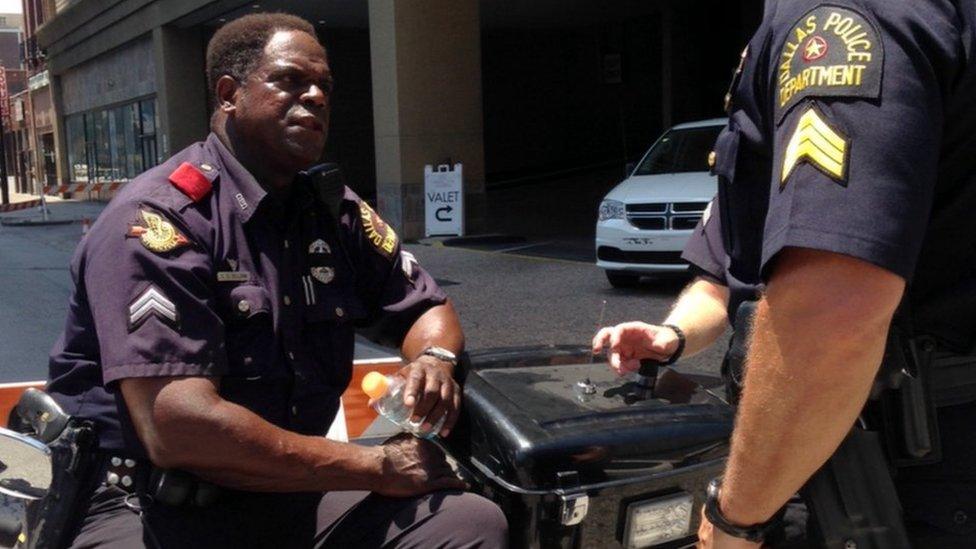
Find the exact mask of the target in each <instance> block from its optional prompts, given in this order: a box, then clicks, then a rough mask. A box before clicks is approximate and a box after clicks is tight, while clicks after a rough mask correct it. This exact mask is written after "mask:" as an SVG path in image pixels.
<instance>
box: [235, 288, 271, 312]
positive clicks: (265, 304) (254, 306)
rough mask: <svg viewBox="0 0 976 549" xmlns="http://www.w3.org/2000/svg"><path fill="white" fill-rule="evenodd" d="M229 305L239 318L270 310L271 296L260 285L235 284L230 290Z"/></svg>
mask: <svg viewBox="0 0 976 549" xmlns="http://www.w3.org/2000/svg"><path fill="white" fill-rule="evenodd" d="M230 306H231V307H232V308H233V310H234V313H235V314H237V315H238V316H239V317H241V318H251V317H253V316H254V315H257V314H261V313H270V312H271V296H270V295H269V293H268V290H266V289H265V288H263V287H261V286H249V285H246V286H237V287H236V288H233V289H232V290H231V291H230Z"/></svg>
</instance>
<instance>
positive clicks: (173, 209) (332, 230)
mask: <svg viewBox="0 0 976 549" xmlns="http://www.w3.org/2000/svg"><path fill="white" fill-rule="evenodd" d="M187 164H188V165H189V167H187V166H186V165H187ZM204 165H206V166H207V168H209V169H204V168H203V166H204ZM334 177H335V172H334V171H333V170H332V169H331V168H330V167H328V166H324V167H319V168H316V169H313V170H310V171H309V172H307V173H303V174H300V175H299V176H297V177H296V179H295V181H294V183H293V185H292V188H291V189H290V191H289V192H288V193H287V194H284V195H282V196H275V195H272V194H269V193H267V192H265V190H264V189H263V188H262V187H261V185H259V184H258V182H257V181H256V180H255V179H254V178H253V176H251V174H250V173H249V172H248V171H247V170H246V169H244V167H243V166H241V164H240V163H239V162H238V161H237V160H236V159H235V158H234V156H233V155H232V154H231V153H230V151H229V150H228V149H227V148H226V147H225V146H224V145H223V144H222V143H221V142H220V140H219V139H218V138H217V137H216V136H215V135H210V136H209V137H208V139H207V140H206V141H205V142H201V143H197V144H195V145H192V146H191V147H189V148H187V149H185V150H183V151H181V152H179V153H177V154H176V155H175V156H174V157H173V158H171V159H170V160H168V161H167V162H166V163H164V164H162V165H160V166H158V167H156V168H154V169H152V170H150V171H148V172H146V173H145V174H143V175H141V176H140V177H138V178H137V179H135V180H134V181H132V182H131V183H129V184H128V185H126V186H125V187H124V188H123V190H122V191H121V192H120V193H119V195H118V196H117V197H116V198H115V199H114V200H113V201H112V202H111V203H110V204H109V205H108V207H106V209H105V210H104V211H103V213H102V215H101V216H100V217H99V219H98V221H97V222H96V223H95V224H94V226H93V227H92V230H91V231H90V232H89V233H88V235H87V236H86V237H85V239H84V240H83V241H82V242H81V244H79V246H78V249H77V250H76V252H75V256H74V258H73V260H72V269H71V272H72V278H73V281H74V283H75V290H74V294H73V296H72V298H71V302H70V306H69V313H68V319H67V322H66V327H65V331H64V334H63V336H62V337H61V339H60V340H59V341H58V343H57V344H56V345H55V348H54V350H53V352H52V355H51V360H50V382H49V385H48V391H49V392H50V393H51V394H52V395H53V396H54V397H55V398H56V399H57V400H58V401H59V402H60V403H61V404H62V406H64V407H65V409H66V411H68V413H71V414H73V415H76V416H79V417H86V418H90V419H92V420H93V421H95V423H96V424H97V425H98V427H99V438H100V445H101V447H102V448H103V449H110V450H118V451H123V452H126V453H128V454H129V455H135V456H141V455H144V450H143V448H142V445H141V444H140V443H139V441H138V440H137V439H136V437H135V433H134V430H133V428H132V425H131V421H130V420H129V419H128V414H127V411H126V409H125V406H124V403H123V402H122V399H121V394H120V392H119V391H118V382H119V381H120V380H122V379H127V378H137V377H161V376H208V377H219V378H220V379H221V382H220V392H221V395H222V396H223V397H224V398H225V399H227V400H229V401H232V402H235V403H238V404H241V405H242V406H244V407H246V408H248V409H250V410H251V411H253V412H255V413H257V414H258V415H260V416H261V417H263V418H264V419H266V420H267V421H269V422H271V423H274V424H276V425H278V426H280V427H283V428H287V429H290V430H292V431H296V432H299V433H304V434H318V435H322V434H324V433H325V431H326V430H327V428H328V426H329V424H330V423H331V421H332V419H333V418H334V417H335V414H336V411H337V409H338V406H339V396H340V395H341V393H342V391H343V390H344V389H345V388H346V386H347V385H348V383H349V379H350V377H351V373H352V358H353V347H354V343H353V340H354V335H355V328H356V327H357V326H373V327H375V328H376V330H375V333H376V334H377V335H378V336H379V337H383V338H384V339H386V340H388V341H399V340H400V339H402V337H403V335H404V334H405V333H406V330H407V329H408V328H409V327H410V325H411V324H412V323H413V321H414V320H415V319H416V318H418V317H419V316H420V315H421V314H422V313H423V312H424V311H426V310H427V309H429V308H430V307H432V306H434V305H437V304H440V303H443V302H444V301H445V299H446V297H445V295H444V293H443V292H442V291H441V290H440V288H439V287H438V286H437V284H436V283H435V282H434V281H433V279H432V278H431V277H430V276H429V275H428V274H427V273H426V272H425V271H424V270H423V269H422V268H419V266H417V265H416V264H412V265H411V267H412V268H408V269H404V268H403V259H402V257H401V255H400V244H399V241H398V239H397V238H396V234H395V232H394V231H393V230H392V228H390V227H389V226H387V225H386V224H385V223H383V221H382V220H381V219H380V218H379V216H378V215H376V214H375V212H374V211H373V210H372V209H371V208H369V206H368V205H366V204H365V203H364V202H363V201H362V200H360V199H359V197H357V196H356V195H355V194H354V193H353V192H352V191H350V190H349V189H348V188H345V187H343V186H341V185H337V184H336V183H335V179H334ZM187 181H189V183H187ZM201 188H202V189H203V192H204V194H203V195H202V196H201V195H200V192H201ZM207 191H208V192H207ZM194 197H195V198H194ZM411 261H413V260H412V258H411Z"/></svg>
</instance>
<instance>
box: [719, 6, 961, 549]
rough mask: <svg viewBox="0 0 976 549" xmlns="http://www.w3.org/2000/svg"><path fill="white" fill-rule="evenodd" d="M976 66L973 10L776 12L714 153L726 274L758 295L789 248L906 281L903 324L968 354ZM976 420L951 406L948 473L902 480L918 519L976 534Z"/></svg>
mask: <svg viewBox="0 0 976 549" xmlns="http://www.w3.org/2000/svg"><path fill="white" fill-rule="evenodd" d="M974 56H976V2H973V1H972V0H965V1H953V0H832V1H830V2H819V1H812V0H791V1H785V0H784V1H768V2H766V10H765V14H764V17H763V22H762V24H761V26H760V28H759V30H758V31H757V32H756V34H755V36H753V38H752V39H751V40H750V42H749V44H748V46H747V48H746V49H745V51H744V52H743V54H742V63H741V65H740V67H739V69H738V70H737V71H736V76H735V78H734V79H733V82H732V85H731V87H730V90H729V95H728V97H727V101H726V108H727V111H728V114H729V124H728V126H727V127H726V128H725V129H724V130H723V131H722V133H721V134H720V135H719V137H718V140H717V142H716V148H715V152H716V157H715V165H714V168H713V172H714V173H715V174H716V175H717V176H718V182H719V199H718V202H717V204H718V209H719V210H720V212H719V217H721V220H722V238H723V241H724V242H723V244H724V248H725V251H726V252H727V254H728V265H727V270H728V274H729V275H730V276H732V277H735V278H736V279H738V280H741V281H744V282H745V283H748V284H755V285H760V284H761V283H762V282H763V281H764V280H766V277H768V275H769V273H770V266H771V265H773V264H774V263H775V261H776V258H777V256H778V254H779V252H780V251H781V250H783V249H784V248H787V247H799V248H808V249H816V250H824V251H828V252H834V253H839V254H844V255H847V256H851V257H855V258H858V259H861V260H864V261H867V262H870V263H872V264H874V265H877V266H879V267H881V268H884V269H886V270H888V271H890V272H892V273H895V274H897V275H899V276H901V277H903V278H904V279H905V280H906V281H907V284H908V285H907V288H906V292H905V297H904V299H903V301H902V304H901V306H900V307H899V311H898V313H897V316H896V319H897V321H898V322H899V325H900V326H905V327H907V328H908V329H909V330H910V331H913V332H914V333H915V334H926V335H930V336H933V337H934V338H935V339H936V340H937V342H938V345H939V347H940V349H941V350H945V351H949V352H952V353H956V354H964V353H971V352H972V349H973V348H974V347H976V345H974V344H976V215H974V214H973V212H974V211H976V59H974ZM713 217H714V214H713ZM823 283H824V284H825V285H830V284H831V283H832V281H831V280H824V281H823ZM852 329H857V327H856V326H854V327H852ZM811 337H816V335H815V334H813V335H811ZM972 410H973V408H972V406H971V405H970V407H968V408H946V409H943V410H941V411H940V416H939V417H940V422H941V423H940V428H941V429H942V433H941V437H942V441H943V448H942V449H943V457H944V459H943V462H942V463H939V464H934V465H931V466H917V467H911V468H906V469H902V470H901V471H899V475H898V477H897V479H896V480H897V482H898V488H899V491H900V495H901V498H902V504H903V506H904V510H905V512H906V515H907V517H908V519H909V522H911V521H921V522H925V523H928V524H931V525H935V526H938V527H939V528H943V529H945V530H949V531H953V532H955V533H957V534H972V532H973V526H972V521H970V520H968V519H965V517H966V516H971V512H972V509H971V506H972V502H973V501H974V499H973V498H974V494H976V486H974V483H973V482H972V479H973V478H974V476H973V471H972V452H971V451H970V448H971V447H972V446H973V437H972V432H973V431H972V421H973V418H972ZM948 411H952V413H953V414H955V415H953V416H951V417H952V418H954V419H952V420H949V421H945V420H946V418H948V417H950V416H948V415H944V414H943V412H948ZM960 513H961V514H960ZM959 517H963V518H962V520H960V519H959ZM937 545H938V544H937ZM927 546H928V545H927ZM932 546H935V545H932ZM939 546H942V545H939ZM954 546H955V545H954Z"/></svg>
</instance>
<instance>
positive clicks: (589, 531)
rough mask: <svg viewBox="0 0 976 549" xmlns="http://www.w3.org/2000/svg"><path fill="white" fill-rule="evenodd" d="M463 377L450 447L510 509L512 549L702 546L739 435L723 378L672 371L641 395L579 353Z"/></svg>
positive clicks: (503, 354) (491, 361) (488, 355)
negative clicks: (707, 512) (718, 482)
mask: <svg viewBox="0 0 976 549" xmlns="http://www.w3.org/2000/svg"><path fill="white" fill-rule="evenodd" d="M460 372H461V377H462V382H463V384H464V405H463V407H462V417H461V419H460V421H459V422H458V425H457V427H456V429H455V433H454V434H452V436H451V437H449V439H448V441H446V443H445V444H446V446H447V450H448V451H449V452H450V453H451V454H452V455H453V456H454V457H455V458H456V459H457V460H458V463H459V467H460V469H461V471H462V473H464V474H467V475H468V476H469V480H470V481H471V483H472V487H473V489H474V490H475V491H478V492H480V493H481V494H483V495H485V496H486V497H488V498H489V499H492V500H493V501H495V502H496V503H498V504H499V505H500V506H501V508H502V509H503V510H504V511H505V514H506V516H507V517H508V520H509V529H510V532H511V541H512V546H513V547H585V548H592V547H621V546H623V547H668V548H671V547H684V546H687V545H689V544H691V543H693V542H694V539H695V538H694V533H695V532H696V530H697V527H698V522H699V515H700V510H701V505H702V503H703V501H704V493H705V487H706V485H707V483H708V481H709V480H711V478H712V477H714V476H716V475H718V474H720V473H721V471H722V467H723V465H724V461H725V457H726V455H727V453H728V439H729V436H730V434H731V432H732V421H733V411H732V408H731V407H729V406H728V405H727V404H726V403H725V402H724V401H723V400H722V399H721V398H720V397H719V395H721V394H722V389H721V380H719V379H717V378H704V377H703V376H699V377H697V378H696V377H695V376H689V375H683V374H681V373H679V372H678V371H676V370H673V369H670V368H662V369H661V370H660V374H659V375H658V376H657V382H656V386H655V387H654V389H653V392H652V394H647V393H646V392H644V393H643V394H642V392H641V387H640V386H639V385H638V384H637V383H635V382H634V381H632V380H630V379H628V378H619V377H617V376H616V375H615V374H614V373H613V372H612V371H611V370H610V369H609V368H608V366H607V365H606V364H605V363H596V364H593V363H591V362H590V358H589V355H588V354H587V353H586V350H584V349H580V348H578V347H572V348H571V347H548V348H533V349H505V350H491V351H484V352H474V353H471V354H470V355H469V356H468V361H466V362H465V363H463V364H462V367H461V368H460ZM703 382H704V383H705V384H703ZM709 383H710V385H711V386H712V387H714V388H713V389H707V388H706V384H709Z"/></svg>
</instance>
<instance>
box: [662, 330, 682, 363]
mask: <svg viewBox="0 0 976 549" xmlns="http://www.w3.org/2000/svg"><path fill="white" fill-rule="evenodd" d="M661 327H663V328H671V330H673V331H674V333H675V335H677V336H678V348H677V349H675V351H674V352H673V353H671V357H670V358H668V359H667V360H666V361H664V365H665V366H670V365H672V364H674V363H675V362H678V359H680V358H681V353H683V352H685V333H684V331H682V330H681V328H679V327H677V326H675V325H674V324H661Z"/></svg>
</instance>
